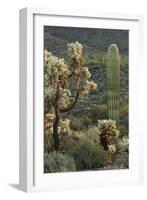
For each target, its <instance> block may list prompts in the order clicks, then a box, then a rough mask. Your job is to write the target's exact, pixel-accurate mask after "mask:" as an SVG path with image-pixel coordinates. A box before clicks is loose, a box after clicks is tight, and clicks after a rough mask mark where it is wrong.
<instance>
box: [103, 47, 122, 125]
mask: <svg viewBox="0 0 147 200" xmlns="http://www.w3.org/2000/svg"><path fill="white" fill-rule="evenodd" d="M106 68H107V69H106V76H107V95H108V117H109V119H112V120H115V121H116V122H117V123H119V98H120V56H119V50H118V47H117V45H116V44H111V45H110V46H109V48H108V55H107V66H106Z"/></svg>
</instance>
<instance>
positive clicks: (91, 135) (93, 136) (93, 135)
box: [83, 126, 100, 145]
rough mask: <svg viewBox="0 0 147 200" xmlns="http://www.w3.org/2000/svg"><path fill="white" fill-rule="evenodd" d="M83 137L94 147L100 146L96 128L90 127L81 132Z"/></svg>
mask: <svg viewBox="0 0 147 200" xmlns="http://www.w3.org/2000/svg"><path fill="white" fill-rule="evenodd" d="M83 135H84V137H85V138H86V139H87V140H89V141H91V142H93V143H94V144H96V145H100V140H99V130H98V128H97V127H96V126H91V127H89V128H88V129H87V130H84V131H83Z"/></svg>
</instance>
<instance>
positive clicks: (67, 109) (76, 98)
mask: <svg viewBox="0 0 147 200" xmlns="http://www.w3.org/2000/svg"><path fill="white" fill-rule="evenodd" d="M78 98H79V90H77V93H76V96H75V100H74V102H73V103H72V104H71V105H70V106H69V107H67V108H64V109H60V113H64V112H68V111H70V110H71V109H72V108H73V107H74V106H75V105H76V103H77V101H78Z"/></svg>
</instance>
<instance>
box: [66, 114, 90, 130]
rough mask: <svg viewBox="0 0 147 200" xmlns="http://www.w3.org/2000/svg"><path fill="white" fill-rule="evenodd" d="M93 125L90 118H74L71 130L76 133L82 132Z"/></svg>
mask: <svg viewBox="0 0 147 200" xmlns="http://www.w3.org/2000/svg"><path fill="white" fill-rule="evenodd" d="M91 124H92V120H91V119H89V118H88V117H85V116H84V117H73V118H72V119H71V125H70V127H71V129H72V130H74V131H80V130H82V129H85V128H88V127H89V126H90V125H91Z"/></svg>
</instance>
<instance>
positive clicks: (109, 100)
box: [20, 8, 143, 192]
mask: <svg viewBox="0 0 147 200" xmlns="http://www.w3.org/2000/svg"><path fill="white" fill-rule="evenodd" d="M142 23H143V19H142V16H138V15H122V14H108V13H100V12H97V13H93V12H92V13H91V12H81V11H48V10H47V9H32V8H24V9H22V10H20V188H21V189H22V190H24V191H27V192H31V191H45V190H56V189H73V188H76V189H78V188H89V187H98V186H110V185H114V186H115V185H127V184H140V183H142V182H143V130H142V126H141V123H142V118H143V116H142V113H141V109H140V107H138V106H137V105H141V99H140V98H139V94H140V92H141V88H142V82H141V81H140V77H142V74H143V63H142V51H143V47H142V45H143V38H142V37H143V25H142Z"/></svg>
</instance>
